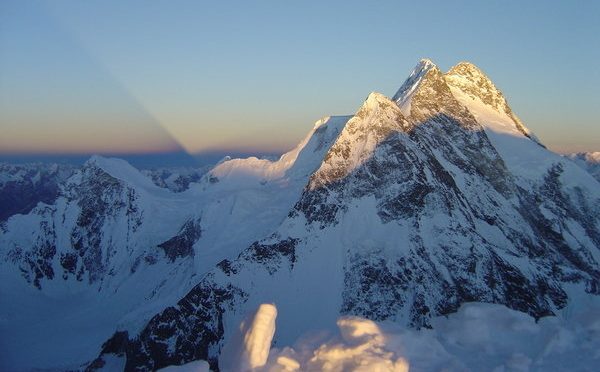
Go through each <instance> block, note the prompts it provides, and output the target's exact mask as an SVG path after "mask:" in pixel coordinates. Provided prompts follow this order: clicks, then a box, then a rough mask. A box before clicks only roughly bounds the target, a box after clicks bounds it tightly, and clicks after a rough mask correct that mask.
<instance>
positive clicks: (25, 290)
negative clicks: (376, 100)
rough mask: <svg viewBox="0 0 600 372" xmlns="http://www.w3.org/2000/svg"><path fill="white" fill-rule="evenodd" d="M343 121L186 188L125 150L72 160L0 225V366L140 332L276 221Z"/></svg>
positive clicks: (86, 351) (81, 355)
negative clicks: (131, 160)
mask: <svg viewBox="0 0 600 372" xmlns="http://www.w3.org/2000/svg"><path fill="white" fill-rule="evenodd" d="M346 120H347V118H344V117H341V118H338V117H333V118H325V119H323V120H320V121H319V122H317V123H316V125H315V127H314V128H313V130H311V132H310V134H309V135H308V136H307V138H306V140H305V141H303V142H302V143H301V144H300V145H299V146H298V147H297V148H295V149H293V150H292V151H290V152H289V153H287V154H284V155H283V156H282V157H281V159H280V160H278V161H273V162H272V161H267V160H261V159H257V158H249V159H244V160H240V159H233V160H232V159H224V160H223V161H222V162H221V163H219V164H218V165H217V166H216V167H214V168H213V169H212V170H211V171H210V173H207V174H204V175H203V176H202V177H201V178H200V179H199V182H197V183H189V184H188V186H187V190H184V191H181V190H179V189H177V190H171V189H170V188H168V187H167V188H164V187H159V186H157V185H156V184H154V183H153V180H152V179H151V176H152V174H150V175H148V173H147V172H145V173H146V174H143V173H141V172H140V171H138V170H136V169H135V168H133V167H132V166H130V165H129V164H128V163H126V162H125V161H123V160H119V159H109V158H103V157H98V156H96V157H93V158H91V159H90V160H89V161H87V162H86V163H85V164H84V165H83V167H81V169H78V170H73V172H74V173H73V174H72V175H71V176H70V177H68V178H67V179H66V180H65V181H64V182H62V183H61V184H59V187H58V188H57V190H56V195H55V197H54V199H53V200H52V201H46V202H44V201H42V202H40V203H38V204H37V206H35V208H33V209H32V210H31V211H30V212H29V213H27V214H12V215H11V216H10V217H9V218H8V220H7V221H5V222H4V223H2V225H0V266H1V267H2V269H1V270H0V278H1V280H0V294H1V295H2V298H3V299H4V301H2V304H1V305H0V314H1V316H0V333H2V334H10V335H13V336H11V337H10V338H1V339H0V344H1V345H0V365H1V366H10V367H11V369H15V370H29V369H32V368H57V369H71V368H78V366H80V365H81V364H82V363H85V362H88V361H89V360H91V359H93V358H95V357H96V356H97V354H98V351H99V349H100V346H101V345H102V342H103V341H104V340H106V339H107V338H109V337H110V336H111V334H113V333H114V332H115V330H116V329H126V330H128V331H130V332H136V331H137V330H138V329H139V328H141V327H143V326H144V324H145V323H146V322H147V321H148V320H149V319H150V318H151V317H152V316H153V315H154V314H155V313H157V312H159V311H161V310H162V309H163V308H165V307H166V306H167V305H168V304H170V303H174V302H176V301H177V300H178V299H179V298H181V297H183V296H184V295H185V293H186V292H188V291H189V290H190V289H191V288H192V287H193V286H194V285H195V284H196V283H197V282H198V280H199V278H200V277H202V276H203V275H204V274H205V273H206V272H207V271H208V270H210V269H212V268H213V267H215V265H216V264H217V263H218V262H220V261H222V260H223V259H226V258H230V259H233V258H235V257H236V256H237V255H238V254H239V252H240V250H241V249H242V248H243V247H247V246H249V245H250V244H252V242H254V241H256V240H258V239H261V238H262V237H264V236H266V235H268V234H270V233H271V232H272V231H273V229H274V227H275V226H277V225H278V224H279V223H281V221H282V220H283V219H284V218H285V216H286V215H287V213H288V212H289V210H290V209H291V207H292V206H293V204H294V202H295V201H296V200H297V199H298V197H299V195H300V193H301V191H302V187H303V186H304V184H305V183H306V180H307V179H308V176H309V175H310V173H311V171H312V170H314V169H315V168H316V167H317V166H318V164H319V163H320V161H321V159H322V158H323V156H324V153H325V151H326V150H327V149H328V148H329V145H330V144H331V142H332V141H334V140H335V138H336V136H337V134H338V133H339V130H340V129H341V127H342V126H343V124H344V123H345V121H346ZM148 176H150V177H148ZM175 191H177V192H175ZM40 335H47V336H44V337H41V336H40ZM25 345H26V346H27V347H25Z"/></svg>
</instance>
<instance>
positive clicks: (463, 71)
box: [447, 61, 489, 80]
mask: <svg viewBox="0 0 600 372" xmlns="http://www.w3.org/2000/svg"><path fill="white" fill-rule="evenodd" d="M447 75H462V76H465V77H468V76H471V77H474V76H483V77H485V78H486V79H487V76H486V75H485V74H484V73H483V71H481V69H480V68H479V67H477V66H475V65H474V64H473V63H471V62H467V61H462V62H459V63H457V64H456V65H454V66H453V67H452V68H451V69H450V70H449V71H448V73H447ZM488 80H489V79H488Z"/></svg>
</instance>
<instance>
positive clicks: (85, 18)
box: [0, 0, 600, 153]
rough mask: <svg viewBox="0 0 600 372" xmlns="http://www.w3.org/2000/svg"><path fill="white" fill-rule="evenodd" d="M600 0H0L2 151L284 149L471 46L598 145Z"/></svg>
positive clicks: (548, 139) (485, 64) (498, 75)
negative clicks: (423, 66) (415, 71)
mask: <svg viewBox="0 0 600 372" xmlns="http://www.w3.org/2000/svg"><path fill="white" fill-rule="evenodd" d="M599 19H600V2H598V1H535V2H534V1H530V2H528V1H468V2H465V1H427V2H415V1H411V2H400V1H364V0H363V1H343V2H336V1H327V2H326V1H314V2H313V1H297V2H292V1H256V2H251V1H239V2H237V1H236V2H234V1H61V0H56V1H23V0H15V1H13V0H3V1H2V2H0V120H1V121H0V126H1V128H0V129H1V133H2V135H0V152H71V153H87V152H145V151H168V150H174V149H178V148H180V147H183V148H185V149H187V150H188V151H192V152H195V151H205V150H219V149H232V150H249V151H258V152H266V151H280V150H285V149H288V148H290V147H292V146H294V145H295V144H296V143H297V142H298V141H299V140H300V139H301V138H302V137H303V136H304V135H305V134H306V133H307V132H308V130H309V129H310V128H311V127H312V125H313V123H314V122H315V121H316V120H317V119H319V118H320V117H322V116H326V115H336V114H351V113H353V112H354V111H355V110H356V109H357V108H358V106H359V105H360V104H361V102H362V100H363V99H364V98H365V97H366V96H367V95H368V93H369V92H371V91H379V92H381V93H383V94H386V95H388V96H391V95H393V94H394V92H395V90H396V89H397V88H398V86H399V85H400V84H401V83H402V81H403V80H404V79H405V78H406V76H407V75H408V74H409V72H410V70H411V69H412V67H413V66H414V65H415V64H416V63H417V61H418V60H419V59H420V58H422V57H428V58H431V59H432V60H433V61H435V62H436V63H437V64H438V66H440V68H441V69H443V70H447V69H448V68H450V67H451V66H452V65H454V64H455V63H457V62H459V61H462V60H468V61H471V62H473V63H475V64H476V65H478V66H479V67H480V68H481V69H482V70H484V71H485V72H486V73H487V74H488V75H489V76H490V77H491V79H492V80H493V81H494V82H495V83H496V84H497V85H498V86H499V88H500V89H501V90H502V91H503V92H504V93H505V95H506V96H507V98H508V100H509V103H510V105H511V106H512V108H513V110H514V111H515V112H516V113H517V114H518V115H519V116H520V117H521V119H522V120H523V121H524V122H525V124H526V125H527V126H528V127H529V128H531V129H532V130H533V131H534V132H536V133H537V134H538V136H539V137H540V138H541V139H542V141H544V142H545V143H546V144H547V145H549V147H551V148H552V149H555V150H557V151H583V150H588V151H589V150H596V151H599V150H600V122H599V119H598V118H599V117H600V67H599V66H600V64H599V62H600V41H599V38H600V26H599V24H600V22H599V21H598V20H599Z"/></svg>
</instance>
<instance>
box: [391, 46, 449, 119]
mask: <svg viewBox="0 0 600 372" xmlns="http://www.w3.org/2000/svg"><path fill="white" fill-rule="evenodd" d="M430 71H433V72H436V71H437V72H438V73H439V72H440V71H439V69H438V67H437V66H436V65H435V63H433V62H432V61H431V60H430V59H427V58H423V59H421V60H420V61H419V63H418V64H417V65H416V66H415V68H413V70H412V72H411V73H410V75H409V76H408V78H407V79H406V80H405V81H404V83H403V84H402V85H401V86H400V88H399V89H398V91H397V92H396V94H394V97H393V98H392V100H394V101H396V103H397V104H398V106H399V107H400V110H402V113H403V114H404V115H405V116H409V115H410V101H411V97H412V96H413V94H414V92H415V91H416V90H417V88H418V87H419V85H420V84H421V82H422V81H423V79H424V78H425V76H426V75H428V74H429V73H430Z"/></svg>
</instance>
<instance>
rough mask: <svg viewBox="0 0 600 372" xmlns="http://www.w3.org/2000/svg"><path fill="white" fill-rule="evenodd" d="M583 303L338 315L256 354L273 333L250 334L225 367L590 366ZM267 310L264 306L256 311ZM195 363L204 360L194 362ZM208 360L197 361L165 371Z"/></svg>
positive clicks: (590, 328)
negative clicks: (422, 316)
mask: <svg viewBox="0 0 600 372" xmlns="http://www.w3.org/2000/svg"><path fill="white" fill-rule="evenodd" d="M590 302H591V301H590ZM262 306H265V305H262ZM268 306H271V307H273V306H272V305H268ZM579 307H580V311H577V312H575V313H569V314H559V315H558V316H557V317H544V318H541V319H540V320H539V321H537V322H536V321H535V319H533V318H532V317H530V316H528V315H527V314H523V313H521V312H518V311H514V310H511V309H509V308H507V307H505V306H503V305H495V304H484V303H465V304H463V305H462V306H461V307H460V308H459V309H458V311H457V312H456V313H453V314H450V315H449V316H447V317H437V318H434V319H432V323H433V329H421V330H415V329H410V328H403V327H399V326H398V325H396V324H394V323H391V322H374V321H372V320H369V319H365V318H360V317H354V316H346V317H341V318H339V319H338V320H337V322H336V324H337V328H338V329H337V331H334V330H333V329H332V328H333V326H332V327H330V328H328V329H322V330H319V331H315V332H311V333H307V334H303V335H301V336H300V337H299V338H298V340H296V341H295V342H294V343H293V344H292V345H277V346H276V347H273V348H271V349H270V350H268V349H267V351H266V352H264V353H263V355H261V358H256V359H254V360H253V359H252V358H250V357H249V355H248V352H247V350H254V349H256V348H258V349H260V350H261V351H264V342H265V340H267V341H269V343H270V341H271V339H270V338H269V337H265V338H261V339H259V341H260V342H257V343H256V344H254V343H253V342H252V341H254V340H255V339H256V338H253V337H245V339H246V340H247V341H248V343H247V344H246V345H245V348H243V349H241V350H239V351H238V352H239V354H237V355H233V354H228V355H225V357H227V358H228V361H236V362H237V364H234V365H232V366H229V367H225V368H221V370H222V371H223V372H227V371H238V372H242V371H257V372H258V371H269V372H285V371H288V372H291V371H325V370H327V371H390V372H408V371H449V372H450V371H559V370H560V371H590V372H591V371H595V368H596V367H597V366H598V364H599V363H600V352H599V350H600V318H598V314H599V313H600V304H598V303H597V302H596V303H581V304H579ZM260 313H261V309H260V308H259V310H258V311H257V316H258V315H259V314H260ZM269 320H271V318H269ZM253 324H256V323H253ZM261 331H262V332H261ZM273 332H275V322H273V321H270V322H268V323H267V324H257V325H256V329H253V328H250V329H249V330H248V331H246V332H243V331H242V332H240V333H241V334H240V336H242V337H243V336H246V335H252V334H256V333H259V334H261V335H264V334H266V336H268V335H270V334H272V333H273ZM268 347H269V345H267V348H268ZM222 357H223V356H222ZM249 360H253V361H255V362H257V364H255V365H254V368H248V361H249ZM195 366H197V367H199V368H198V369H191V368H192V367H195ZM207 367H208V364H199V363H198V362H193V363H190V364H186V365H183V366H180V367H169V368H166V369H164V370H161V371H170V372H183V371H188V370H195V371H201V370H207ZM202 368H204V369H202Z"/></svg>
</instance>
